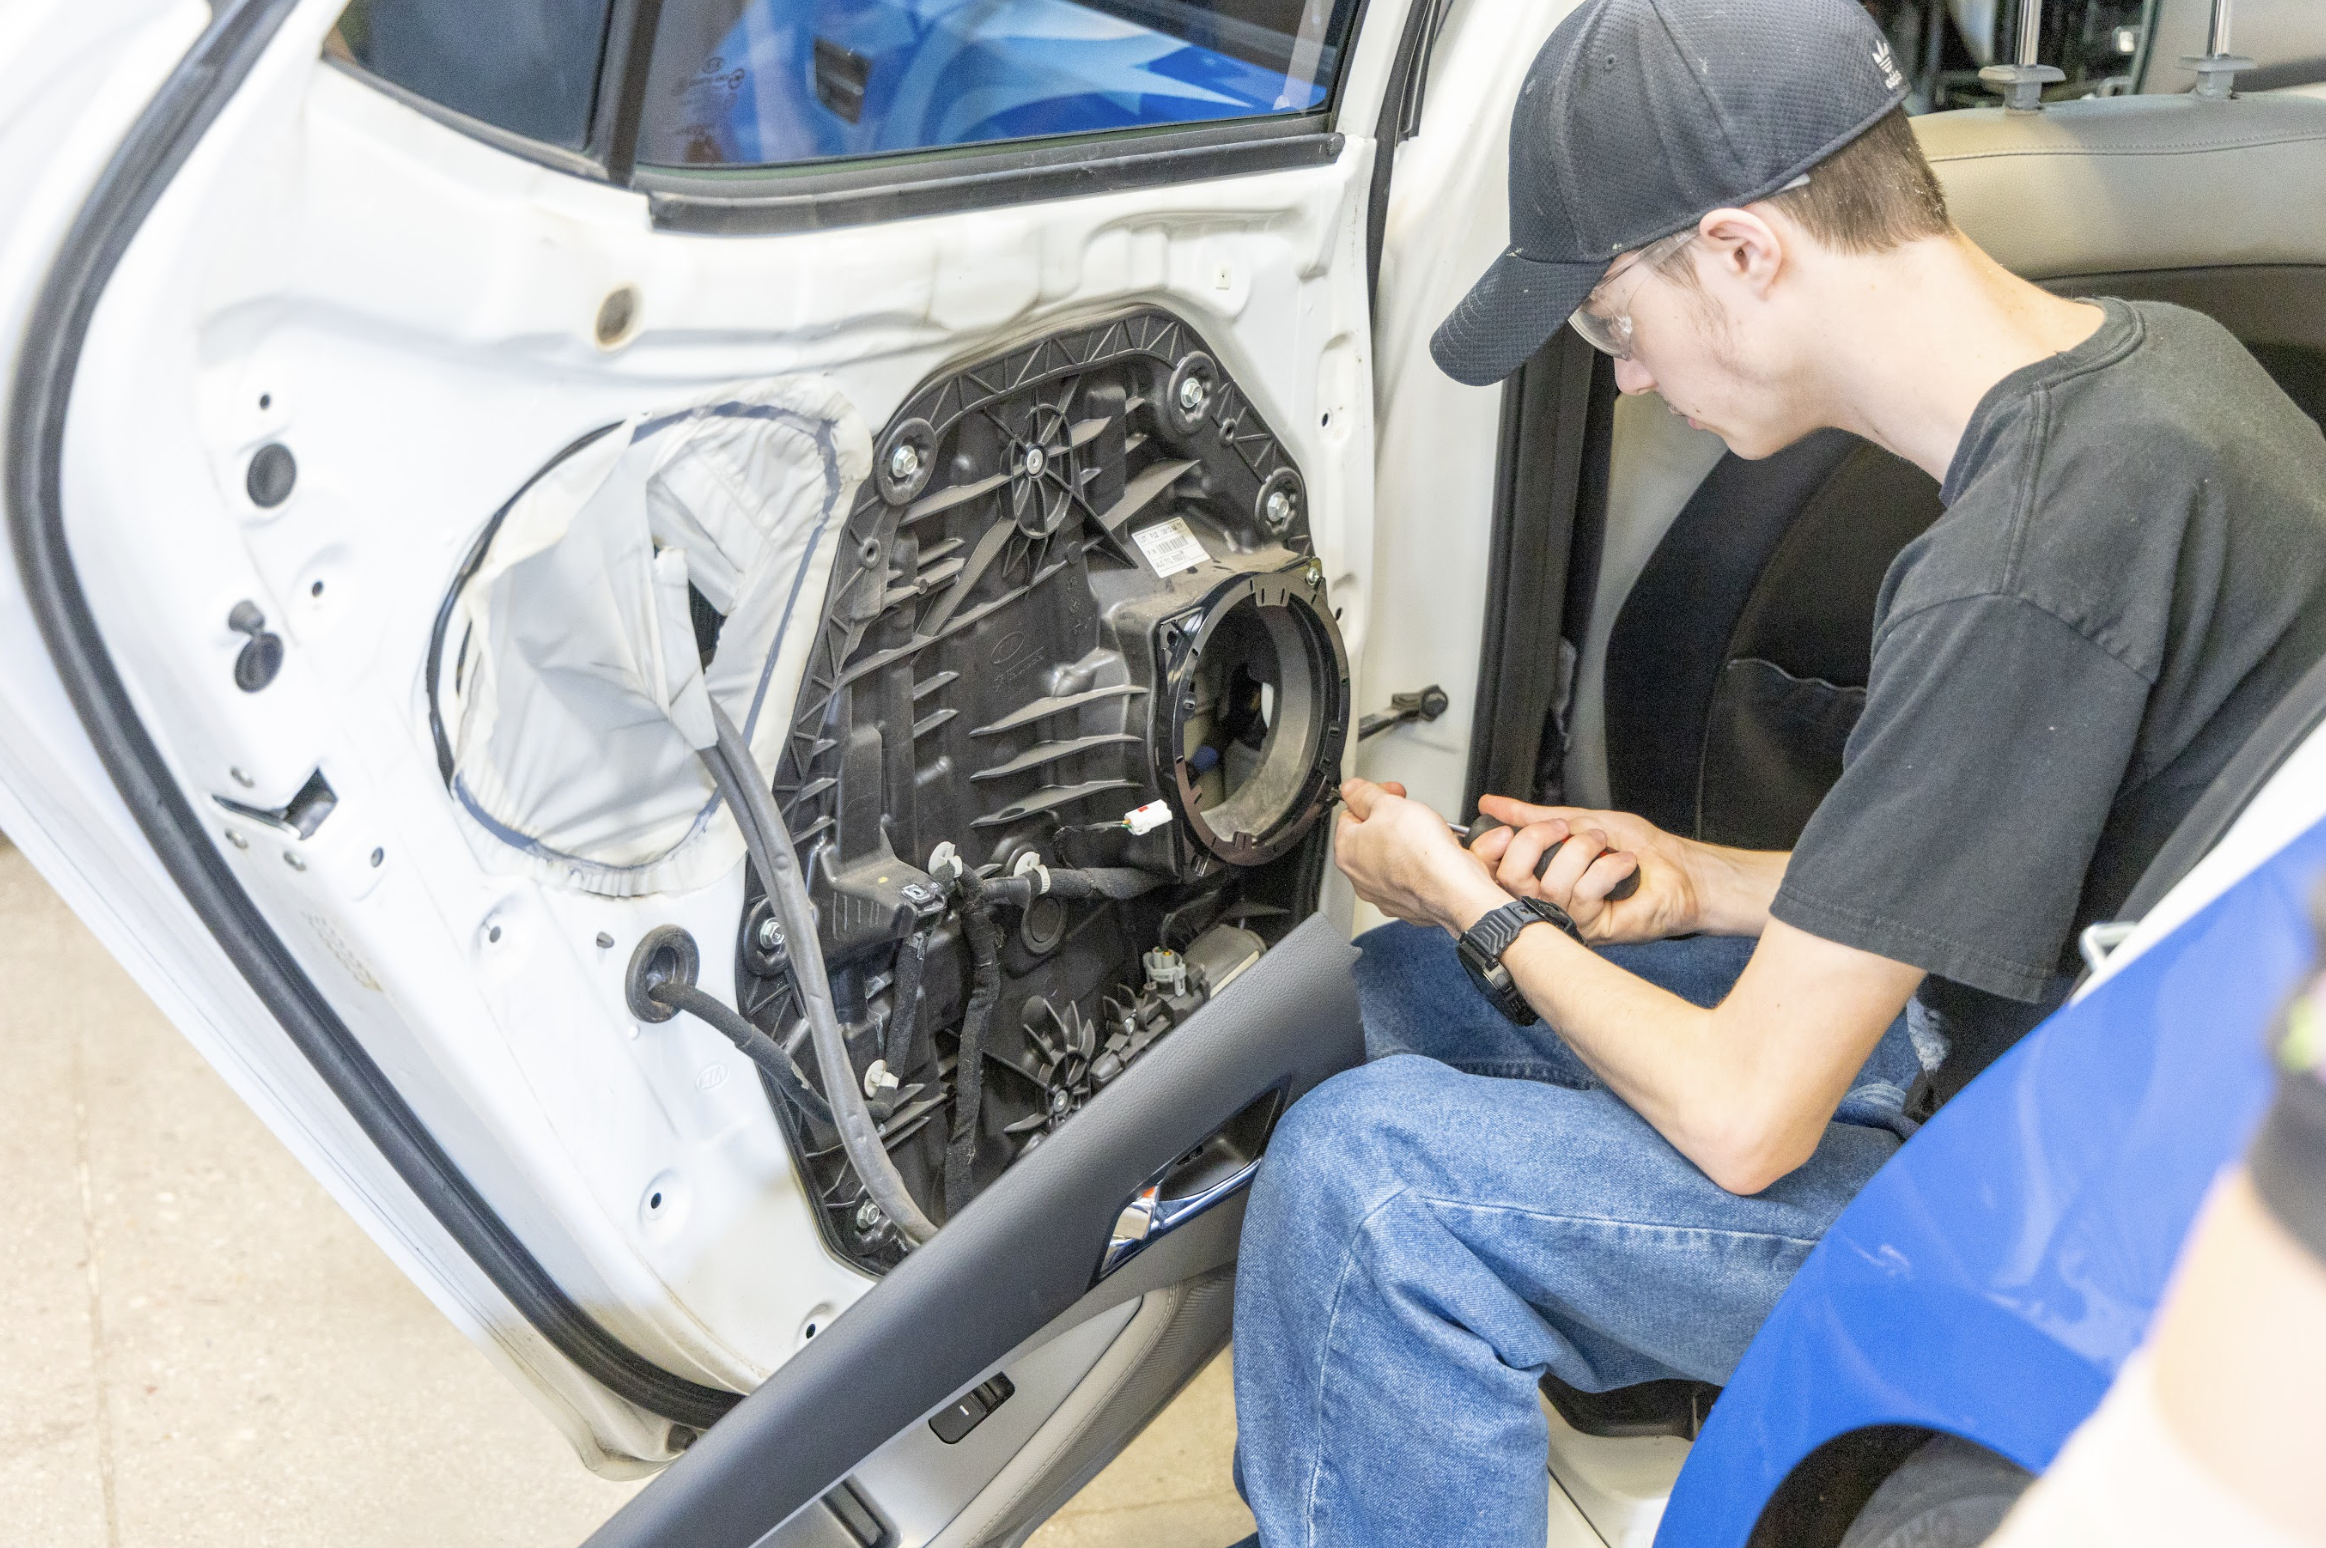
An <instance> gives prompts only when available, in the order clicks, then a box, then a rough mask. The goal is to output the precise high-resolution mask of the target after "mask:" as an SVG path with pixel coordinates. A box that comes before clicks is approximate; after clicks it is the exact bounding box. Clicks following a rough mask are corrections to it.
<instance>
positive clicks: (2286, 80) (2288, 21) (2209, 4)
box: [2140, 0, 2326, 91]
mask: <svg viewBox="0 0 2326 1548" xmlns="http://www.w3.org/2000/svg"><path fill="white" fill-rule="evenodd" d="M2212 21H2213V0H2157V6H2156V19H2155V22H2154V23H2153V24H2152V25H2151V27H2150V29H2149V44H2148V68H2147V69H2146V70H2145V71H2144V72H2143V73H2142V75H2141V79H2140V89H2141V90H2142V91H2187V90H2188V89H2189V88H2190V87H2191V86H2193V85H2195V84H2196V80H2197V75H2196V72H2195V71H2193V70H2189V69H2185V68H2183V66H2182V64H2181V59H2182V57H2183V56H2184V55H2188V54H2202V53H2203V52H2204V51H2205V38H2206V36H2207V33H2208V31H2209V29H2210V28H2211V26H2212ZM2229 49H2230V52H2231V53H2236V54H2243V55H2244V56H2245V57H2246V58H2248V59H2250V60H2252V61H2253V62H2254V65H2255V66H2256V68H2254V69H2252V70H2250V71H2245V72H2243V73H2241V74H2239V76H2238V77H2237V87H2238V89H2239V90H2240V91H2267V90H2271V89H2273V88H2276V87H2279V86H2299V85H2302V84H2304V83H2305V82H2309V81H2326V6H2321V5H2319V3H2318V0H2237V7H2236V9H2235V10H2234V11H2233V12H2232V13H2231V16H2230V28H2229Z"/></svg>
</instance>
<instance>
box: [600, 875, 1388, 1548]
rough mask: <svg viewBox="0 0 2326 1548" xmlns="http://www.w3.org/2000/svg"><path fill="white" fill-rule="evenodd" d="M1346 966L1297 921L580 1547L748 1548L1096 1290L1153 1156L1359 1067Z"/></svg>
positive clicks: (1324, 932)
mask: <svg viewBox="0 0 2326 1548" xmlns="http://www.w3.org/2000/svg"><path fill="white" fill-rule="evenodd" d="M1356 955H1357V954H1356V949H1355V948H1354V947H1352V946H1351V945H1350V944H1349V943H1348V941H1347V940H1345V939H1344V938H1343V937H1342V936H1341V934H1340V932H1339V930H1338V929H1337V928H1335V926H1334V925H1333V924H1332V922H1331V921H1330V920H1329V919H1327V918H1326V917H1325V916H1324V915H1322V914H1316V915H1311V916H1310V917H1309V919H1308V920H1307V921H1306V922H1304V923H1303V924H1302V925H1301V926H1300V927H1299V928H1298V929H1296V930H1294V931H1293V932H1292V933H1291V934H1290V935H1288V936H1286V937H1285V938H1284V940H1283V941H1281V942H1280V943H1278V945H1277V946H1276V948H1275V950H1273V951H1271V952H1269V953H1268V954H1267V955H1266V956H1265V957H1262V958H1261V959H1260V961H1259V962H1258V963H1257V964H1255V965H1254V966H1253V967H1252V969H1251V970H1250V971H1249V972H1247V973H1245V974H1244V975H1243V977H1242V978H1241V979H1240V980H1239V981H1238V983H1237V986H1236V989H1235V992H1233V993H1231V994H1227V995H1224V996H1222V997H1221V998H1219V999H1216V1000H1214V1001H1212V1002H1211V1003H1210V1004H1208V1005H1206V1006H1204V1007H1203V1009H1201V1010H1199V1011H1197V1012H1196V1013H1195V1015H1193V1016H1192V1017H1190V1018H1189V1019H1188V1020H1187V1022H1186V1024H1185V1025H1183V1026H1181V1027H1180V1028H1179V1029H1178V1030H1177V1031H1175V1032H1173V1033H1172V1035H1171V1036H1170V1037H1169V1038H1167V1039H1165V1040H1163V1041H1162V1042H1160V1043H1158V1044H1156V1045H1155V1047H1154V1048H1152V1049H1150V1050H1149V1051H1148V1052H1147V1054H1146V1055H1145V1056H1144V1057H1143V1058H1141V1059H1140V1060H1139V1062H1138V1063H1136V1064H1134V1065H1132V1066H1131V1067H1130V1068H1129V1069H1128V1070H1126V1071H1125V1072H1124V1073H1123V1074H1122V1075H1121V1076H1120V1077H1119V1078H1118V1079H1117V1080H1116V1081H1115V1082H1114V1083H1113V1084H1112V1085H1110V1086H1108V1087H1107V1088H1106V1089H1105V1090H1103V1091H1101V1092H1100V1093H1099V1095H1098V1097H1097V1098H1096V1099H1095V1100H1094V1101H1092V1102H1091V1104H1090V1105H1089V1106H1088V1107H1086V1108H1084V1109H1083V1110H1082V1112H1080V1113H1079V1114H1077V1115H1076V1116H1075V1119H1074V1121H1073V1122H1072V1123H1070V1124H1067V1125H1066V1126H1065V1127H1063V1128H1061V1129H1060V1130H1059V1131H1058V1132H1057V1133H1056V1134H1055V1135H1053V1136H1052V1137H1051V1138H1050V1139H1049V1140H1047V1141H1045V1142H1044V1143H1043V1145H1042V1148H1041V1149H1040V1150H1038V1151H1037V1152H1035V1154H1034V1155H1032V1156H1030V1157H1028V1158H1027V1159H1026V1160H1024V1161H1022V1162H1020V1163H1019V1164H1018V1165H1016V1166H1014V1167H1012V1168H1010V1170H1008V1171H1007V1172H1004V1173H1003V1174H1002V1175H1001V1177H1000V1178H999V1179H998V1180H997V1181H996V1182H995V1183H994V1184H993V1185H992V1186H991V1187H990V1188H988V1189H987V1190H986V1191H985V1192H984V1193H982V1194H979V1195H978V1197H977V1199H976V1201H975V1202H974V1203H972V1204H971V1205H970V1206H969V1207H968V1208H967V1209H966V1210H964V1211H963V1212H962V1213H961V1215H960V1216H959V1217H958V1218H956V1219H955V1220H953V1221H951V1222H949V1223H948V1224H947V1225H946V1227H945V1229H944V1230H942V1231H940V1232H938V1233H937V1235H936V1236H935V1237H934V1238H932V1239H931V1240H930V1241H929V1242H928V1243H927V1244H926V1245H925V1246H923V1247H921V1248H919V1249H917V1250H916V1251H915V1252H914V1253H913V1254H912V1255H911V1256H910V1257H908V1258H906V1259H905V1260H904V1262H903V1263H902V1264H900V1265H898V1267H897V1268H896V1269H894V1270H893V1271H892V1272H891V1273H890V1274H889V1275H888V1277H887V1278H885V1279H883V1280H882V1281H881V1282H880V1283H879V1284H877V1285H875V1286H873V1287H872V1288H871V1289H870V1290H868V1291H866V1292H865V1293H864V1295H863V1297H862V1298H861V1299H860V1300H858V1301H857V1302H856V1303H855V1304H854V1305H852V1306H851V1307H849V1308H848V1310H846V1311H845V1312H843V1313H841V1315H840V1317H839V1318H838V1319H837V1320H836V1321H835V1322H834V1323H833V1324H832V1326H831V1327H830V1328H829V1329H828V1330H826V1331H825V1332H824V1333H822V1334H821V1335H819V1336H818V1337H817V1338H816V1339H815V1340H814V1341H813V1342H812V1343H810V1344H808V1345H807V1347H806V1348H804V1349H802V1350H801V1351H800V1352H799V1353H798V1354H797V1355H795V1356H794V1357H793V1358H792V1359H791V1360H790V1361H789V1362H787V1363H786V1364H785V1365H784V1366H783V1367H782V1368H781V1369H779V1370H777V1371H776V1373H775V1374H774V1375H773V1376H770V1377H769V1378H768V1379H767V1381H766V1382H765V1384H763V1385H762V1386H761V1387H760V1388H759V1390H758V1391H756V1392H754V1393H752V1394H751V1396H750V1397H748V1398H746V1399H744V1400H743V1402H742V1404H741V1405H740V1406H739V1407H737V1408H736V1410H735V1411H734V1413H732V1414H730V1415H729V1416H728V1417H727V1419H726V1421H725V1422H724V1423H722V1424H720V1425H719V1426H718V1427H717V1428H716V1429H713V1430H712V1431H711V1432H710V1433H709V1434H707V1435H705V1436H704V1437H703V1438H702V1439H701V1440H699V1441H697V1442H696V1443H695V1445H694V1446H693V1448H692V1449H690V1450H689V1451H688V1452H687V1453H686V1454H685V1455H684V1456H682V1457H680V1458H679V1459H678V1461H677V1462H675V1463H673V1464H672V1465H671V1466H670V1468H669V1469H668V1470H667V1471H665V1472H664V1473H663V1474H662V1476H661V1477H659V1478H657V1479H656V1480H655V1481H654V1482H653V1483H652V1484H650V1485H648V1486H647V1488H646V1489H645V1490H644V1492H642V1493H640V1494H638V1495H637V1496H635V1497H634V1498H633V1499H632V1500H631V1501H630V1503H629V1504H628V1505H626V1506H624V1507H623V1508H622V1509H621V1511H620V1512H618V1513H617V1514H616V1515H615V1516H614V1518H613V1519H612V1520H610V1521H608V1522H607V1523H606V1524H605V1525H604V1526H603V1527H601V1528H599V1529H598V1531H597V1532H596V1533H594V1534H593V1535H592V1536H591V1537H590V1538H589V1540H588V1543H587V1544H586V1545H585V1548H659V1545H668V1544H673V1543H685V1544H687V1545H688V1548H748V1545H750V1544H753V1543H756V1542H758V1541H759V1540H760V1539H761V1538H762V1537H763V1536H764V1535H765V1534H766V1533H767V1532H768V1531H770V1530H771V1529H773V1528H774V1527H776V1526H778V1525H780V1524H781V1523H782V1522H783V1521H784V1520H785V1519H787V1518H788V1517H790V1516H791V1515H792V1513H793V1512H795V1511H797V1510H799V1509H800V1508H801V1507H802V1506H804V1505H806V1504H808V1503H809V1502H810V1501H812V1500H814V1499H816V1498H817V1497H818V1496H820V1495H821V1494H823V1493H824V1491H825V1490H827V1489H829V1488H830V1487H831V1486H832V1485H833V1484H834V1483H836V1482H838V1481H839V1479H840V1478H841V1477H842V1476H843V1475H844V1474H845V1473H847V1471H848V1470H849V1469H850V1468H852V1467H854V1466H855V1465H856V1464H857V1462H858V1461H859V1460H860V1459H861V1458H863V1457H865V1456H868V1455H870V1454H871V1453H872V1452H874V1451H876V1450H878V1449H879V1448H880V1447H881V1446H882V1445H883V1444H884V1443H886V1442H887V1441H888V1439H889V1438H890V1437H891V1436H893V1435H896V1434H898V1433H899V1432H901V1431H902V1430H903V1429H904V1428H905V1427H906V1426H908V1425H911V1424H913V1423H915V1422H917V1421H918V1420H919V1419H920V1418H921V1417H922V1416H923V1415H925V1414H927V1413H929V1412H930V1411H931V1410H932V1409H934V1408H936V1407H937V1406H938V1405H939V1404H941V1403H943V1402H944V1401H945V1400H946V1399H947V1398H949V1397H951V1396H952V1395H953V1394H954V1393H956V1392H959V1391H960V1390H962V1388H963V1387H964V1386H965V1385H967V1384H968V1383H969V1382H970V1381H972V1380H974V1379H975V1378H976V1377H977V1376H978V1375H979V1374H980V1373H981V1372H983V1371H986V1370H988V1369H990V1368H991V1367H993V1366H994V1364H995V1363H996V1362H998V1361H1000V1360H1001V1359H1002V1358H1003V1357H1004V1356H1006V1355H1008V1354H1009V1352H1010V1351H1011V1350H1012V1349H1014V1348H1017V1347H1018V1346H1019V1345H1021V1344H1022V1343H1024V1342H1025V1341H1026V1340H1027V1339H1029V1338H1031V1337H1032V1336H1033V1335H1035V1334H1037V1333H1039V1332H1040V1331H1041V1330H1042V1329H1043V1328H1045V1327H1047V1326H1049V1325H1050V1324H1051V1323H1053V1322H1055V1321H1056V1320H1057V1319H1058V1318H1059V1317H1060V1316H1061V1315H1063V1314H1064V1313H1065V1312H1067V1311H1068V1310H1069V1309H1070V1308H1071V1307H1073V1306H1074V1305H1075V1303H1076V1302H1077V1301H1078V1300H1080V1299H1081V1298H1082V1297H1083V1295H1084V1293H1085V1292H1086V1291H1088V1290H1089V1289H1090V1288H1091V1284H1092V1281H1093V1278H1094V1276H1095V1274H1096V1272H1097V1270H1098V1267H1099V1259H1100V1255H1101V1253H1102V1252H1103V1251H1104V1249H1105V1247H1106V1242H1107V1235H1108V1230H1109V1227H1110V1226H1111V1225H1112V1224H1113V1222H1114V1219H1115V1216H1116V1213H1117V1212H1118V1211H1119V1210H1120V1209H1121V1208H1122V1202H1123V1200H1124V1199H1125V1198H1127V1197H1128V1196H1129V1195H1130V1194H1131V1193H1132V1191H1133V1190H1135V1189H1137V1188H1138V1187H1139V1186H1141V1185H1142V1184H1143V1183H1144V1182H1145V1181H1146V1180H1147V1178H1148V1177H1149V1176H1151V1175H1152V1174H1153V1173H1154V1170H1155V1168H1156V1166H1157V1165H1158V1164H1159V1162H1161V1161H1163V1160H1166V1159H1168V1158H1169V1157H1171V1156H1174V1155H1178V1154H1181V1153H1182V1152H1184V1151H1185V1150H1187V1149H1188V1148H1189V1147H1191V1146H1193V1145H1195V1144H1196V1143H1198V1142H1199V1141H1201V1140H1202V1139H1204V1138H1205V1137H1206V1136H1207V1135H1209V1134H1210V1133H1211V1132H1212V1131H1213V1130H1214V1129H1216V1128H1218V1127H1219V1126H1220V1124H1222V1123H1224V1122H1225V1121H1227V1120H1228V1119H1229V1118H1230V1117H1232V1116H1234V1115H1235V1114H1236V1113H1237V1112H1239V1111H1240V1110H1241V1109H1242V1108H1243V1107H1244V1106H1245V1105H1246V1104H1248V1103H1250V1102H1251V1101H1252V1099H1253V1098H1254V1097H1256V1096H1258V1095H1259V1094H1260V1093H1262V1092H1264V1091H1266V1090H1268V1089H1269V1088H1270V1087H1272V1086H1276V1085H1278V1084H1284V1085H1285V1086H1286V1087H1287V1089H1288V1091H1289V1093H1290V1095H1291V1097H1292V1098H1293V1099H1295V1100H1297V1099H1298V1097H1299V1096H1300V1094H1301V1093H1302V1092H1304V1091H1306V1090H1308V1089H1309V1088H1310V1087H1312V1086H1314V1085H1315V1084H1317V1082H1319V1081H1321V1080H1323V1079H1324V1078H1325V1077H1327V1076H1329V1075H1331V1074H1333V1073H1335V1072H1337V1071H1339V1070H1342V1069H1346V1068H1348V1067H1350V1066H1353V1065H1355V1064H1357V1063H1359V1062H1361V1061H1362V1059H1363V1058H1364V1034H1363V1030H1362V1026H1361V1024H1360V1022H1359V1020H1358V1013H1357V991H1356V983H1355V981H1354V979H1352V978H1351V976H1350V972H1349V968H1350V964H1351V963H1352V962H1354V961H1355V959H1356ZM1190 1234H1191V1235H1192V1234H1197V1233H1190ZM1158 1252H1159V1253H1160V1249H1158ZM1135 1277H1136V1276H1132V1275H1128V1274H1126V1278H1135ZM1112 1283H1113V1282H1112V1281H1109V1284H1110V1285H1112Z"/></svg>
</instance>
